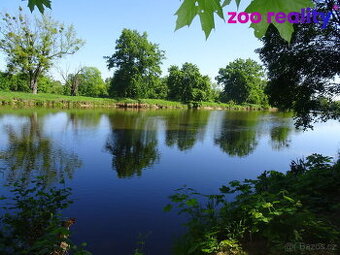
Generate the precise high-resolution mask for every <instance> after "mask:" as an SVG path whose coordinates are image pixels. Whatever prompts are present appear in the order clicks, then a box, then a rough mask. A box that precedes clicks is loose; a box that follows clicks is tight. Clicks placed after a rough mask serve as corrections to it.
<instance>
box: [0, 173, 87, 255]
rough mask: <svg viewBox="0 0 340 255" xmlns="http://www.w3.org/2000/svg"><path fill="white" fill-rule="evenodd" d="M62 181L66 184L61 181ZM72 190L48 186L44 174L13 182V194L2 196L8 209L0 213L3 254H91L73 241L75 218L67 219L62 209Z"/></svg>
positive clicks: (5, 208) (0, 248)
mask: <svg viewBox="0 0 340 255" xmlns="http://www.w3.org/2000/svg"><path fill="white" fill-rule="evenodd" d="M61 184H62V183H61ZM70 195H71V190H70V189H68V188H64V187H48V186H47V185H46V180H45V178H44V177H38V178H36V179H35V180H33V181H31V182H28V181H27V179H21V180H19V181H15V182H13V183H11V196H10V197H9V198H5V197H1V200H3V201H2V202H4V201H5V202H6V203H4V205H3V206H2V207H1V209H2V210H3V211H4V212H5V213H4V214H3V213H2V214H1V215H0V225H1V229H0V253H1V254H4V255H10V254H18V255H19V254H36V255H50V254H52V255H61V254H67V253H68V252H69V251H71V252H72V254H74V255H89V254H90V253H89V252H87V251H85V250H84V249H83V248H82V247H77V246H75V245H74V244H73V243H72V242H71V240H70V226H71V225H73V224H74V223H75V220H73V219H63V218H62V216H61V214H60V213H61V210H62V209H65V208H67V207H68V206H69V205H70V204H71V203H72V200H70V198H69V196H70Z"/></svg>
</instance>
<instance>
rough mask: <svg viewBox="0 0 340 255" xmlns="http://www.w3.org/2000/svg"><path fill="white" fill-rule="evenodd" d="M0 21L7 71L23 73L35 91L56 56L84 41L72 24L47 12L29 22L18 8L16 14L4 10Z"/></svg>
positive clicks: (73, 50)
mask: <svg viewBox="0 0 340 255" xmlns="http://www.w3.org/2000/svg"><path fill="white" fill-rule="evenodd" d="M1 21H2V24H1V25H0V26H1V28H2V29H1V32H0V34H1V40H0V49H1V50H2V51H3V52H4V54H5V55H6V56H7V67H8V71H9V72H11V73H16V72H20V73H24V74H26V75H27V78H28V80H29V85H30V88H31V90H32V92H33V93H34V94H36V93H37V92H38V80H39V78H40V76H41V74H43V73H44V72H46V71H48V70H49V69H50V68H51V66H52V65H53V62H54V61H55V60H56V59H58V58H62V57H63V56H65V55H69V54H74V53H75V52H77V51H78V50H79V48H80V47H81V46H82V45H83V41H82V40H80V39H78V38H77V37H76V33H75V31H74V28H73V26H69V27H65V25H64V24H62V23H59V22H57V21H55V20H53V19H52V18H51V17H49V16H43V17H42V18H40V19H37V18H36V19H35V20H34V21H33V22H32V21H31V20H29V19H28V18H27V17H26V16H25V15H24V13H23V11H22V9H21V8H19V14H18V15H17V16H12V15H10V14H8V13H5V14H2V15H1Z"/></svg>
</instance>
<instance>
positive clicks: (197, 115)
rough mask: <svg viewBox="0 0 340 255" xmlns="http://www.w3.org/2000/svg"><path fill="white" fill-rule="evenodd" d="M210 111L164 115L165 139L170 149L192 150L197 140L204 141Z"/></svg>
mask: <svg viewBox="0 0 340 255" xmlns="http://www.w3.org/2000/svg"><path fill="white" fill-rule="evenodd" d="M210 113H211V112H209V111H179V112H170V113H169V114H165V115H164V120H165V127H166V131H165V139H166V145H168V146H169V147H173V146H175V145H176V146H177V147H178V149H179V150H180V151H185V150H190V149H191V148H192V147H194V145H195V143H196V142H197V140H203V138H204V133H205V128H206V125H207V123H208V118H209V115H210Z"/></svg>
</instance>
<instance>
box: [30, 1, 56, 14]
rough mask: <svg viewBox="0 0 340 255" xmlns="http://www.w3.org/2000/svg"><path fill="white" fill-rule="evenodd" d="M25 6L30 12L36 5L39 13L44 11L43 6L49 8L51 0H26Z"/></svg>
mask: <svg viewBox="0 0 340 255" xmlns="http://www.w3.org/2000/svg"><path fill="white" fill-rule="evenodd" d="M27 6H28V8H29V9H30V11H31V12H33V11H34V8H35V7H37V8H38V10H39V11H40V12H41V13H44V10H45V8H49V9H51V0H28V5H27Z"/></svg>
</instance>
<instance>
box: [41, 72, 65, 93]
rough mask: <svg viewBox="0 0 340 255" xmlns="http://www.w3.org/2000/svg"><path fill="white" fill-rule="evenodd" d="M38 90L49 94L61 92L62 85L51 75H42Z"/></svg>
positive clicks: (62, 89)
mask: <svg viewBox="0 0 340 255" xmlns="http://www.w3.org/2000/svg"><path fill="white" fill-rule="evenodd" d="M39 91H40V92H42V93H50V94H59V95H61V94H63V92H64V86H63V85H62V84H61V82H60V81H56V80H54V79H53V78H52V77H50V76H47V75H42V76H41V77H40V80H39Z"/></svg>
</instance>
